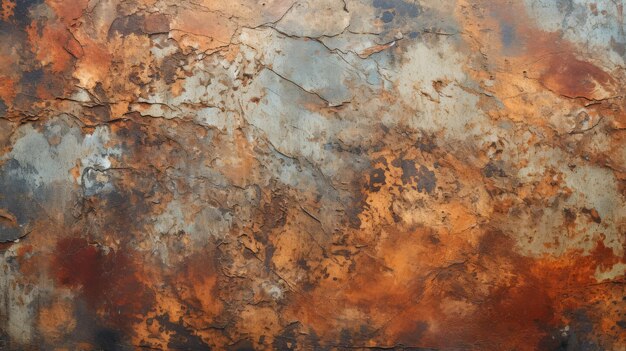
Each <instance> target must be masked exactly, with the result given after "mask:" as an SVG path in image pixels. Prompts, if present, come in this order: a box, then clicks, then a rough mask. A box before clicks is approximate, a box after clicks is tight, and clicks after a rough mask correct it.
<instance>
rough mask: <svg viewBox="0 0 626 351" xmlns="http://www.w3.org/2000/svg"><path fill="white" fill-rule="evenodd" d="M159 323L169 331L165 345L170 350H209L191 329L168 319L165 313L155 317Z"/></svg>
mask: <svg viewBox="0 0 626 351" xmlns="http://www.w3.org/2000/svg"><path fill="white" fill-rule="evenodd" d="M156 319H157V320H158V321H159V324H161V325H162V326H163V328H165V329H166V330H168V331H170V332H171V334H170V340H169V343H168V344H167V347H168V348H169V349H171V350H189V351H209V350H211V348H210V347H209V345H207V344H206V343H205V342H204V341H202V338H201V337H199V336H198V335H196V334H194V333H193V331H192V330H191V329H189V328H187V327H185V326H184V325H183V324H182V321H180V322H179V323H174V322H171V321H170V318H169V315H168V314H167V313H166V314H164V315H161V316H159V317H157V318H156Z"/></svg>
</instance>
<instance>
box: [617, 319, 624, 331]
mask: <svg viewBox="0 0 626 351" xmlns="http://www.w3.org/2000/svg"><path fill="white" fill-rule="evenodd" d="M615 324H617V325H618V326H619V327H620V328H622V329H626V320H621V321H617V322H616V323H615Z"/></svg>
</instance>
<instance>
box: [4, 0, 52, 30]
mask: <svg viewBox="0 0 626 351" xmlns="http://www.w3.org/2000/svg"><path fill="white" fill-rule="evenodd" d="M6 2H7V0H3V1H2V5H3V6H4V5H5V3H6ZM13 3H14V4H15V8H14V9H13V17H12V18H10V19H9V21H10V20H14V21H15V22H16V23H18V24H19V25H20V26H23V27H27V26H28V25H29V24H30V16H29V14H30V9H31V8H32V7H33V6H34V5H37V4H41V3H43V0H16V1H14V2H13Z"/></svg>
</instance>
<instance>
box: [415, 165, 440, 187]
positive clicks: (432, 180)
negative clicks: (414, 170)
mask: <svg viewBox="0 0 626 351" xmlns="http://www.w3.org/2000/svg"><path fill="white" fill-rule="evenodd" d="M436 186H437V177H435V172H433V171H431V170H429V169H428V168H426V167H425V166H420V170H419V173H418V180H417V190H418V191H419V192H422V190H426V192H427V193H429V194H431V193H432V192H433V190H435V187H436Z"/></svg>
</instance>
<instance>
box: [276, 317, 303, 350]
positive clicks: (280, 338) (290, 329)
mask: <svg viewBox="0 0 626 351" xmlns="http://www.w3.org/2000/svg"><path fill="white" fill-rule="evenodd" d="M299 325H300V324H299V323H293V324H290V325H288V326H287V327H285V329H284V330H283V331H282V332H281V333H280V334H279V335H277V336H276V338H274V342H273V344H272V346H273V348H274V350H279V351H290V350H297V349H298V343H297V339H296V331H297V329H298V326H299Z"/></svg>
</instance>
